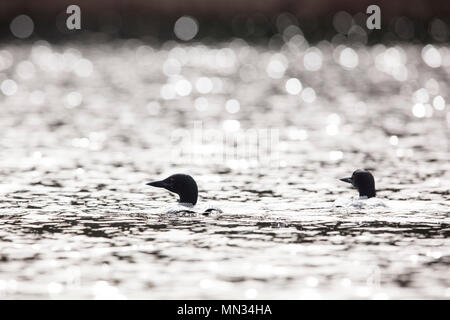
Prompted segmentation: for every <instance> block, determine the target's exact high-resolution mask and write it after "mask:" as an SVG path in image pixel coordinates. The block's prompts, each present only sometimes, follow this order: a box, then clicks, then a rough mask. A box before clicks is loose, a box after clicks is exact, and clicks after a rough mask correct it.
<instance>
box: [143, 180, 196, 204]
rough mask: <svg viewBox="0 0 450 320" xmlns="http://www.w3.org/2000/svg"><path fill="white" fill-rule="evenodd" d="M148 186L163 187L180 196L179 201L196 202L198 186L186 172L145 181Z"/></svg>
mask: <svg viewBox="0 0 450 320" xmlns="http://www.w3.org/2000/svg"><path fill="white" fill-rule="evenodd" d="M147 185H148V186H152V187H158V188H164V189H166V190H169V191H171V192H174V193H176V194H178V195H179V196H180V200H179V202H180V203H189V204H192V205H195V204H196V203H197V197H198V188H197V183H196V182H195V180H194V179H193V178H192V177H191V176H189V175H187V174H174V175H171V176H170V177H168V178H166V179H164V180H160V181H154V182H149V183H147Z"/></svg>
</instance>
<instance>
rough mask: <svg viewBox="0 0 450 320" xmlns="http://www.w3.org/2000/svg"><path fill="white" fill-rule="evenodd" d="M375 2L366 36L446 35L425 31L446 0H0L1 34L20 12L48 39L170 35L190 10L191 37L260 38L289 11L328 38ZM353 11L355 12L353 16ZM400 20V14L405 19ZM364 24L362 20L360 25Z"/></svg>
mask: <svg viewBox="0 0 450 320" xmlns="http://www.w3.org/2000/svg"><path fill="white" fill-rule="evenodd" d="M71 4H76V5H79V6H80V8H81V11H82V31H81V32H80V31H77V32H68V31H67V30H65V28H64V23H65V19H66V18H67V14H66V13H65V11H66V8H67V6H69V5H71ZM373 4H376V5H378V6H379V7H380V8H381V17H382V20H381V21H382V29H381V31H380V30H376V31H372V34H371V37H370V41H371V42H378V41H392V40H394V41H396V40H401V41H422V42H423V41H441V42H442V41H447V39H445V38H444V39H435V38H433V37H432V36H430V34H429V24H430V21H432V20H433V19H436V18H438V19H441V20H442V21H444V22H446V23H447V24H448V23H449V19H448V18H449V16H450V1H440V0H409V1H407V0H399V1H391V0H384V1H373V0H344V1H335V0H264V1H261V0H246V1H242V0H184V1H179V0H165V1H159V0H158V1H156V0H128V1H125V0H96V1H92V0H40V1H30V0H22V1H20V0H19V1H6V0H2V1H1V2H0V27H1V28H0V30H1V31H0V36H1V37H2V38H11V39H13V36H12V35H11V34H10V32H9V28H8V26H9V23H10V21H11V20H12V19H13V18H14V17H15V16H17V15H19V14H26V15H29V16H30V17H31V18H32V19H33V21H34V23H35V30H34V36H35V37H40V38H48V39H49V40H64V39H67V34H68V33H73V36H74V37H80V36H84V35H85V34H84V33H86V32H101V33H103V34H106V35H109V36H112V37H145V36H147V35H148V36H151V37H157V38H164V39H167V38H172V37H173V23H174V22H175V21H176V19H177V18H178V17H180V16H182V15H191V16H193V17H195V18H196V19H197V20H198V21H199V23H200V26H201V28H200V31H199V34H198V35H197V37H196V39H197V40H198V39H207V38H213V39H220V38H230V37H242V38H247V39H260V38H265V37H268V36H272V35H274V34H276V33H278V32H279V30H278V29H277V23H276V22H277V17H278V16H279V14H280V13H289V16H290V17H291V19H292V20H296V21H295V23H296V24H298V25H299V26H300V27H301V29H302V31H303V33H304V35H305V37H306V38H307V39H308V40H322V39H329V38H331V37H332V36H333V35H334V34H335V30H334V29H333V17H334V15H335V14H336V13H337V12H340V11H346V12H348V13H349V14H351V15H352V16H353V17H354V19H355V20H356V22H357V23H358V24H360V25H361V26H363V24H365V19H364V18H367V15H366V9H367V7H368V6H369V5H373ZM355 16H356V17H357V18H355ZM399 18H403V19H405V18H406V19H407V20H406V21H407V22H408V23H411V24H413V25H414V34H413V35H412V36H411V37H409V38H404V37H403V38H402V37H398V35H396V33H395V24H396V22H397V21H398V19H399ZM404 21H405V20H404ZM364 27H365V26H364Z"/></svg>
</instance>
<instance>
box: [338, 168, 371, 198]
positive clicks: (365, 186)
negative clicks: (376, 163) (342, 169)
mask: <svg viewBox="0 0 450 320" xmlns="http://www.w3.org/2000/svg"><path fill="white" fill-rule="evenodd" d="M339 180H341V181H344V182H347V183H351V184H352V185H353V186H354V187H355V188H356V189H358V191H359V196H360V197H367V198H372V197H375V196H376V192H375V179H374V178H373V175H372V174H371V173H370V172H369V171H365V170H361V169H358V170H356V171H355V172H353V174H352V176H351V177H349V178H342V179H339Z"/></svg>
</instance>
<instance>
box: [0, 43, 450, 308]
mask: <svg viewBox="0 0 450 320" xmlns="http://www.w3.org/2000/svg"><path fill="white" fill-rule="evenodd" d="M449 75H450V50H449V49H448V48H447V47H439V46H427V47H424V46H419V45H399V46H391V47H389V46H381V45H378V46H374V47H359V48H346V47H344V46H339V47H335V46H331V45H330V44H328V43H325V42H321V43H319V44H317V45H316V46H315V47H312V46H311V47H309V48H308V45H307V43H306V42H304V41H302V40H301V39H300V38H296V39H293V40H292V41H291V42H289V43H288V44H287V45H285V46H284V47H283V48H281V49H279V50H269V49H267V47H266V46H262V45H261V46H260V45H250V44H247V43H245V42H243V41H238V40H235V41H233V42H231V43H228V42H227V43H222V44H214V45H205V44H204V45H200V44H197V45H196V44H194V45H192V46H179V45H176V44H175V43H166V44H165V45H164V46H163V47H162V48H161V47H156V46H152V45H148V44H144V43H141V42H139V41H137V40H128V41H123V42H113V43H105V44H102V43H95V44H87V43H83V44H81V43H72V44H70V43H69V44H59V45H49V44H48V43H45V42H37V43H30V44H21V45H18V44H3V45H2V46H1V47H0V90H1V91H0V127H1V135H0V155H1V157H0V175H1V179H0V297H1V298H7V299H9V298H21V299H24V298H43V299H47V298H137V299H142V298H151V299H152V298H200V299H203V298H233V299H234V298H257V299H259V298H270V299H299V298H307V299H315V298H376V299H377V298H380V299H382V298H400V299H402V298H441V299H442V298H447V299H448V298H450V280H449V279H450V273H449V266H450V240H449V235H450V219H449V214H450V206H449V204H450V193H449V190H450V188H449V186H450V183H449V181H450V162H449V159H450V148H449V146H450V142H449V137H450V131H449V128H450V109H449V108H448V106H447V105H446V103H445V101H449V99H450V97H449V91H448V82H449V80H450V79H449ZM295 79H297V80H295ZM357 168H366V169H369V170H371V171H372V172H373V174H374V176H375V178H376V184H377V191H378V193H377V195H378V197H379V199H381V201H382V202H383V203H384V204H385V205H386V206H377V205H372V204H370V203H367V202H362V203H359V204H358V203H357V202H355V201H354V200H352V198H354V197H356V196H357V193H356V191H355V190H352V189H350V187H349V186H348V185H347V184H345V183H343V182H341V181H339V180H338V178H342V177H344V176H348V175H350V174H351V173H352V171H353V170H355V169H357ZM176 172H184V173H189V174H191V175H192V176H194V177H195V178H196V180H197V183H198V185H199V191H200V198H199V204H198V206H199V207H200V209H201V208H205V207H210V206H215V207H218V208H220V209H221V210H222V211H223V212H222V213H214V214H211V215H208V216H205V215H203V214H201V212H202V210H200V209H199V210H197V211H198V213H194V214H168V213H167V211H168V209H169V207H170V206H173V205H175V203H176V197H175V196H174V195H173V194H170V193H169V192H166V191H164V190H161V189H156V188H151V187H148V186H146V185H145V183H146V182H148V181H150V180H155V179H159V178H164V177H166V176H168V175H169V174H172V173H176Z"/></svg>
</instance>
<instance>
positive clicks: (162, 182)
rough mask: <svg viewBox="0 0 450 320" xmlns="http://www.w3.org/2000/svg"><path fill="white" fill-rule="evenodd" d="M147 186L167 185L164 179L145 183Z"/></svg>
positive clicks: (165, 186)
mask: <svg viewBox="0 0 450 320" xmlns="http://www.w3.org/2000/svg"><path fill="white" fill-rule="evenodd" d="M147 186H152V187H157V188H167V187H168V186H169V185H168V183H167V182H165V181H164V180H161V181H153V182H149V183H147Z"/></svg>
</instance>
